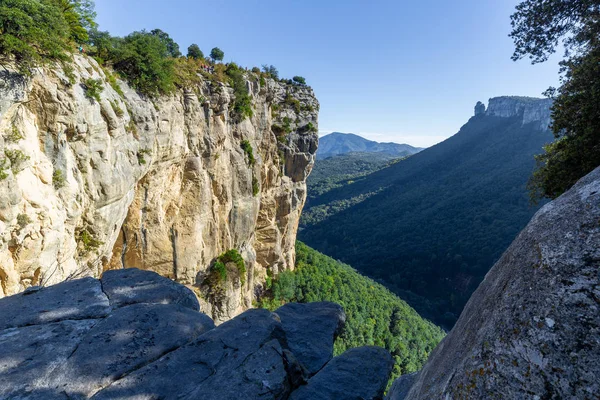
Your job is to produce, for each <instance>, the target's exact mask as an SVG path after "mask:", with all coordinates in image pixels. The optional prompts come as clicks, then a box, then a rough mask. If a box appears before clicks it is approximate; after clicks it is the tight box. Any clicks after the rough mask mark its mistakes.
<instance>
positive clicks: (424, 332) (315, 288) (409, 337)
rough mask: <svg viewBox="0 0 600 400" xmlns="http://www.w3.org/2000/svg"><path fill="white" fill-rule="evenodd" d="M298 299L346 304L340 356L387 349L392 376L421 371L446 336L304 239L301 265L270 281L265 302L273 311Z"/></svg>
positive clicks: (298, 258)
mask: <svg viewBox="0 0 600 400" xmlns="http://www.w3.org/2000/svg"><path fill="white" fill-rule="evenodd" d="M294 301H295V302H301V303H308V302H314V301H333V302H336V303H339V304H341V305H342V307H343V308H344V311H345V312H346V318H347V319H346V327H345V329H344V331H343V333H342V334H341V335H340V336H339V337H338V339H337V340H336V342H335V347H334V349H335V354H336V355H337V354H341V353H343V352H344V351H345V350H347V349H349V348H352V347H358V346H364V345H377V346H382V347H385V348H386V349H388V350H389V351H390V353H392V356H393V357H394V361H395V366H394V371H393V374H392V375H393V376H392V378H391V380H392V379H394V378H395V377H397V376H399V375H401V374H406V373H409V372H415V371H418V370H419V369H420V368H421V366H422V365H423V363H424V362H425V361H427V357H428V356H429V353H430V352H431V351H432V350H433V348H434V347H435V346H436V345H437V344H438V343H439V341H440V340H441V339H442V338H443V336H444V333H443V331H442V330H441V329H440V328H438V327H437V326H435V325H434V324H432V323H431V322H429V321H426V320H424V319H423V318H421V317H420V316H419V315H418V314H417V313H416V312H415V310H413V309H412V308H411V307H409V306H408V304H406V303H405V302H404V301H403V300H401V299H399V298H398V297H396V296H395V295H394V294H393V293H391V292H390V291H389V290H387V289H386V288H385V287H383V286H382V285H380V284H378V283H376V282H374V281H373V280H371V279H369V278H366V277H364V276H362V275H360V274H359V273H358V272H356V271H355V270H354V269H353V268H352V267H350V266H349V265H346V264H343V263H341V262H339V261H336V260H334V259H332V258H331V257H327V256H325V255H323V254H321V253H319V252H318V251H315V250H313V249H311V248H310V247H308V246H306V245H305V244H303V243H300V242H297V243H296V269H295V270H294V271H284V272H282V273H280V274H279V275H278V276H277V279H276V280H273V281H272V282H270V290H269V291H268V292H267V295H266V296H265V297H263V299H262V300H261V305H262V306H263V307H265V308H269V309H272V310H273V309H275V308H277V307H279V306H281V305H282V304H285V303H288V302H294ZM391 380H390V382H391Z"/></svg>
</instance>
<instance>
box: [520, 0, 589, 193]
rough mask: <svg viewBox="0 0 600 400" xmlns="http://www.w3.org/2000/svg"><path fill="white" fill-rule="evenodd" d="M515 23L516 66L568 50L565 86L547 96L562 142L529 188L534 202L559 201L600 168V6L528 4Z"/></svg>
mask: <svg viewBox="0 0 600 400" xmlns="http://www.w3.org/2000/svg"><path fill="white" fill-rule="evenodd" d="M511 20H512V26H513V30H512V32H511V34H510V36H511V37H512V38H513V40H514V42H515V52H514V54H513V60H518V59H521V58H523V57H526V56H529V58H530V59H531V60H532V63H537V62H543V61H546V60H547V59H548V57H549V55H550V54H552V53H554V52H555V51H556V48H557V46H558V45H559V43H562V44H563V46H564V48H565V60H564V61H562V62H561V63H560V65H561V73H562V77H561V86H560V87H559V88H558V89H554V88H550V89H549V90H548V91H547V92H546V94H547V95H549V96H550V97H552V98H553V99H554V105H553V107H552V119H553V124H552V131H553V132H554V136H555V137H556V140H555V141H554V142H553V143H552V144H550V145H548V146H546V147H545V148H544V151H545V152H544V153H543V154H541V155H540V156H538V157H536V159H537V161H538V167H537V169H536V171H535V172H534V174H533V176H532V178H531V180H530V182H529V188H530V191H531V194H532V198H534V199H537V198H540V197H550V198H555V197H558V196H560V195H561V194H562V193H564V192H565V191H566V190H568V189H569V188H570V187H571V186H573V184H575V182H577V180H578V179H580V178H581V177H583V176H584V175H586V174H587V173H589V172H590V171H592V170H593V169H594V168H596V167H597V166H599V165H600V1H598V0H527V1H523V2H522V3H520V4H519V5H517V9H516V12H515V13H514V14H513V15H512V16H511Z"/></svg>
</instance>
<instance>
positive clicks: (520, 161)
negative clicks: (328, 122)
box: [298, 116, 552, 329]
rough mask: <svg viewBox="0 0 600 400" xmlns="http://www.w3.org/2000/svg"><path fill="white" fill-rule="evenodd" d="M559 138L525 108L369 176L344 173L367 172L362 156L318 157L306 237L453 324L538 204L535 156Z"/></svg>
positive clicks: (473, 125) (479, 123) (479, 121)
mask: <svg viewBox="0 0 600 400" xmlns="http://www.w3.org/2000/svg"><path fill="white" fill-rule="evenodd" d="M551 139H552V134H551V133H550V132H549V131H544V132H540V131H539V130H537V128H536V127H535V126H533V124H528V125H523V124H522V120H521V119H519V118H518V117H515V118H495V117H488V116H481V117H478V118H472V119H471V120H470V121H469V122H468V123H467V124H465V125H464V126H463V127H462V128H461V130H460V132H459V133H457V134H456V135H454V136H453V137H451V138H449V139H448V140H446V141H445V142H443V143H440V144H439V145H437V146H435V147H432V148H430V149H426V150H424V151H422V152H420V153H417V154H415V155H412V156H410V157H409V158H407V159H405V160H403V161H401V162H397V163H393V164H391V165H388V166H384V167H383V168H381V164H380V166H374V168H376V169H378V170H377V171H374V172H371V173H369V174H368V175H366V176H362V177H361V176H356V177H354V176H352V175H345V171H346V170H347V171H348V173H349V172H350V171H351V170H352V169H354V170H355V171H358V172H357V175H360V168H365V172H366V171H368V169H369V168H370V167H369V166H368V165H363V164H362V163H361V162H359V161H358V160H356V159H353V158H350V157H346V158H345V159H346V160H348V161H349V162H348V163H343V162H339V164H337V165H336V162H337V161H338V160H336V159H337V158H338V157H332V158H328V159H325V160H322V159H318V160H317V162H316V166H315V168H314V169H313V172H312V173H311V175H310V177H309V178H308V184H309V188H308V196H309V198H308V201H307V206H306V208H305V213H303V214H305V215H303V217H302V221H303V224H304V225H303V229H302V230H301V231H300V232H299V233H298V237H299V239H300V240H302V241H304V242H305V243H307V244H308V245H309V246H312V247H314V248H316V249H317V250H319V251H322V252H324V253H325V254H328V255H330V256H332V257H334V258H336V259H340V260H342V261H344V262H347V263H349V264H351V265H352V266H353V267H355V268H357V269H358V270H359V271H360V272H361V273H364V274H365V275H368V276H370V277H372V278H373V279H376V280H378V281H379V280H381V282H382V283H384V284H385V285H386V286H387V287H388V288H389V289H390V290H392V291H393V292H394V293H396V294H397V295H399V296H400V297H401V298H403V299H404V300H406V301H407V302H408V303H409V304H410V305H411V306H413V307H414V308H415V309H416V310H417V311H418V312H419V313H420V314H421V315H423V316H425V317H426V318H429V319H431V320H433V321H434V322H435V323H437V324H438V325H442V326H444V327H445V328H448V329H449V328H451V327H452V326H453V325H454V323H455V321H456V319H457V318H458V316H459V315H460V312H461V311H462V309H463V307H464V305H465V303H466V301H467V300H468V299H469V297H470V295H471V293H472V292H473V290H475V288H477V286H478V285H479V283H480V282H481V280H482V279H483V277H484V276H485V274H486V273H487V272H488V270H489V269H490V268H491V267H492V265H493V264H494V262H495V261H496V260H497V259H498V258H499V257H500V256H501V255H502V252H504V250H506V248H507V247H508V246H509V244H510V243H511V242H512V240H513V239H514V238H515V236H516V235H517V234H518V232H519V231H520V230H521V229H522V228H523V227H524V226H525V225H526V224H527V222H528V221H529V220H530V219H531V217H532V216H533V214H534V213H535V211H536V210H537V207H532V206H530V203H529V198H528V196H527V190H526V182H527V179H528V176H529V174H531V171H532V170H533V168H534V166H535V160H534V158H533V156H534V155H535V154H538V153H539V152H540V150H541V148H542V146H543V145H544V144H545V143H548V141H550V140H551ZM457 154H460V157H457ZM343 160H344V158H342V159H340V161H343ZM321 162H323V163H324V164H323V165H322V167H319V163H321ZM380 168H381V169H380ZM328 174H330V175H328ZM335 175H338V176H339V178H338V177H336V176H335ZM319 177H320V178H321V179H318V178H319ZM350 181H353V182H352V183H350Z"/></svg>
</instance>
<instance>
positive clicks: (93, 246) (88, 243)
mask: <svg viewBox="0 0 600 400" xmlns="http://www.w3.org/2000/svg"><path fill="white" fill-rule="evenodd" d="M79 242H80V243H81V244H82V245H83V251H84V254H87V253H89V252H91V251H95V250H97V249H98V248H99V247H100V246H101V245H103V244H104V242H101V241H100V240H98V239H96V238H94V236H93V235H92V234H91V233H90V232H88V231H87V229H84V230H82V231H80V232H79Z"/></svg>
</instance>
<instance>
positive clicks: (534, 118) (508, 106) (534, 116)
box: [475, 96, 552, 130]
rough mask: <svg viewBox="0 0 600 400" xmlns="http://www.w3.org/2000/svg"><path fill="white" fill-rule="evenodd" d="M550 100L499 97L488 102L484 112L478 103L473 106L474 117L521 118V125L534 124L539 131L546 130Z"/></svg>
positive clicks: (548, 124) (548, 122)
mask: <svg viewBox="0 0 600 400" xmlns="http://www.w3.org/2000/svg"><path fill="white" fill-rule="evenodd" d="M551 106H552V100H551V99H537V98H534V97H521V96H500V97H493V98H491V99H490V100H489V103H488V108H487V110H486V108H485V106H484V105H483V103H481V102H480V101H478V102H477V104H476V105H475V115H476V116H477V115H480V114H482V115H488V116H495V117H503V118H510V117H522V118H523V125H525V124H529V123H534V124H536V126H537V127H539V129H541V130H545V129H548V127H549V126H550V123H551V120H552V119H551V112H550V107H551Z"/></svg>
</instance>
